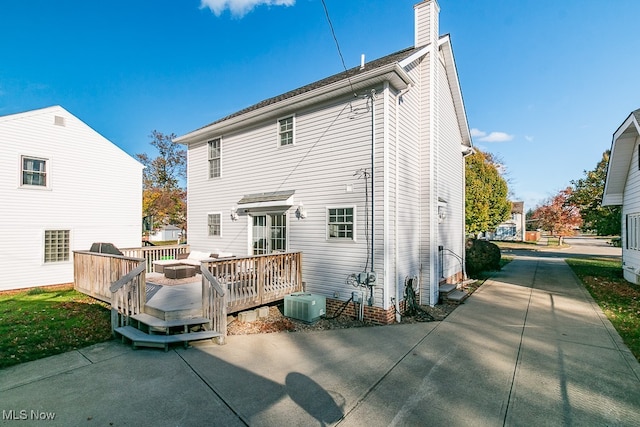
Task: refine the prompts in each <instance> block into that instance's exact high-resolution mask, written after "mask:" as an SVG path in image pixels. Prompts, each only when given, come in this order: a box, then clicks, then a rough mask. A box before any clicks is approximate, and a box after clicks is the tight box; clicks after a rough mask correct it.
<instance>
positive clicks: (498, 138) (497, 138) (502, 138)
mask: <svg viewBox="0 0 640 427" xmlns="http://www.w3.org/2000/svg"><path fill="white" fill-rule="evenodd" d="M471 137H472V138H477V139H478V141H483V142H506V141H511V140H512V139H513V137H514V135H510V134H508V133H506V132H490V133H487V132H485V131H482V130H480V129H476V128H473V129H471Z"/></svg>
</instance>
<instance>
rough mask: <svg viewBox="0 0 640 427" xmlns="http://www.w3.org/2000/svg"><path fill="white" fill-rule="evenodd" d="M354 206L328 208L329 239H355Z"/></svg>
mask: <svg viewBox="0 0 640 427" xmlns="http://www.w3.org/2000/svg"><path fill="white" fill-rule="evenodd" d="M353 214H354V208H329V209H328V210H327V218H328V221H327V235H328V238H329V239H350V240H354V222H353V218H354V215H353Z"/></svg>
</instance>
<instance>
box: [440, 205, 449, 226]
mask: <svg viewBox="0 0 640 427" xmlns="http://www.w3.org/2000/svg"><path fill="white" fill-rule="evenodd" d="M446 217H447V208H446V206H444V205H440V206H438V221H439V222H442V221H444V219H445V218H446Z"/></svg>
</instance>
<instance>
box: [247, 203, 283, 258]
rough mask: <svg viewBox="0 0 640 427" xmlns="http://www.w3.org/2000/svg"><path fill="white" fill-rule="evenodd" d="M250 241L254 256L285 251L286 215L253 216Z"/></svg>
mask: <svg viewBox="0 0 640 427" xmlns="http://www.w3.org/2000/svg"><path fill="white" fill-rule="evenodd" d="M251 240H252V245H253V254H254V255H262V254H270V253H273V252H285V251H286V250H287V216H286V214H281V213H274V214H266V215H254V216H253V229H252V230H251Z"/></svg>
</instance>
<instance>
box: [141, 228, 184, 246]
mask: <svg viewBox="0 0 640 427" xmlns="http://www.w3.org/2000/svg"><path fill="white" fill-rule="evenodd" d="M181 236H182V229H181V228H179V227H176V226H175V225H165V226H164V227H162V228H160V229H158V230H154V231H153V232H152V233H151V234H149V240H150V241H152V242H168V241H170V240H178V239H179V238H180V237H181Z"/></svg>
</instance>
